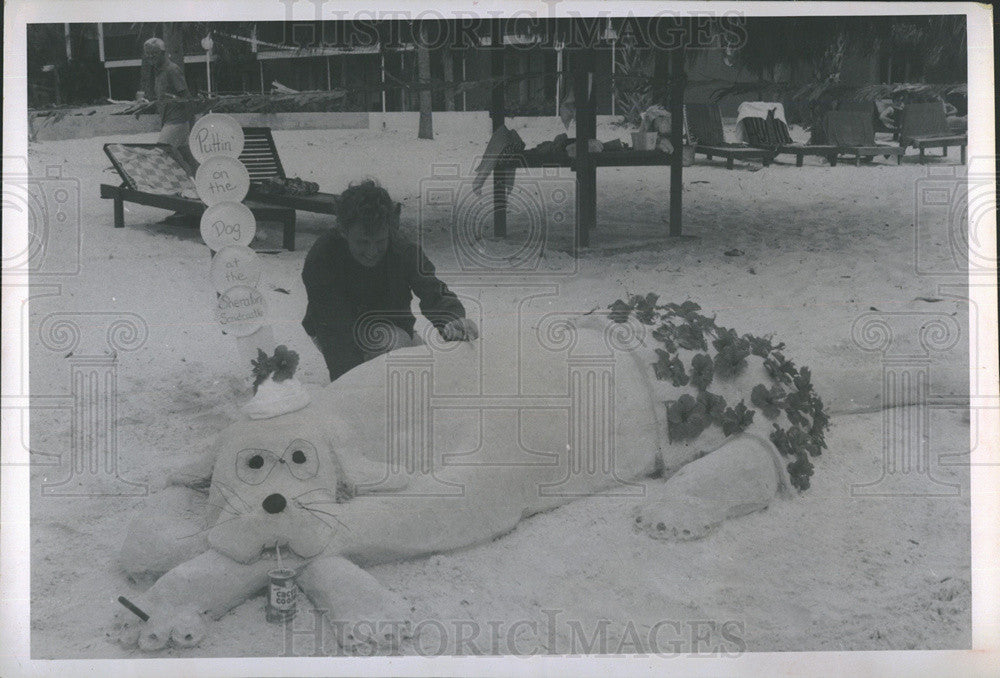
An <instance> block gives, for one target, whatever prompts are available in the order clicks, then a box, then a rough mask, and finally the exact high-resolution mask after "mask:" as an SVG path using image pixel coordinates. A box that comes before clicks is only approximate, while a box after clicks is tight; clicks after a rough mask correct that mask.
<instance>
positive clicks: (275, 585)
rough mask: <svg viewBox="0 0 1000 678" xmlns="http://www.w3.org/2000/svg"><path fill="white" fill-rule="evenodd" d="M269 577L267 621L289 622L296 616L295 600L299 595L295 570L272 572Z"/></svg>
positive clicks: (268, 574)
mask: <svg viewBox="0 0 1000 678" xmlns="http://www.w3.org/2000/svg"><path fill="white" fill-rule="evenodd" d="M267 576H268V578H269V579H270V584H269V585H268V592H267V621H269V622H283V621H287V620H289V619H291V618H292V617H294V616H295V599H296V597H297V596H298V593H299V589H298V586H296V584H295V570H289V569H280V570H271V571H270V572H268V573H267Z"/></svg>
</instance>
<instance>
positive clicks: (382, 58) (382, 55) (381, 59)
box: [379, 50, 385, 113]
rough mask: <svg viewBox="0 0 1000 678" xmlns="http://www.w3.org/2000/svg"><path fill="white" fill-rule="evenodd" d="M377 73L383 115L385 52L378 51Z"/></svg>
mask: <svg viewBox="0 0 1000 678" xmlns="http://www.w3.org/2000/svg"><path fill="white" fill-rule="evenodd" d="M379 73H380V74H381V76H382V112H383V113H385V52H383V51H381V50H379Z"/></svg>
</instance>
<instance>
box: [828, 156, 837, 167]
mask: <svg viewBox="0 0 1000 678" xmlns="http://www.w3.org/2000/svg"><path fill="white" fill-rule="evenodd" d="M827 160H829V161H830V167H836V166H837V156H835V155H831V156H830V157H828V158H827Z"/></svg>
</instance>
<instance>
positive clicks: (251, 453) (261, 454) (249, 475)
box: [236, 447, 278, 485]
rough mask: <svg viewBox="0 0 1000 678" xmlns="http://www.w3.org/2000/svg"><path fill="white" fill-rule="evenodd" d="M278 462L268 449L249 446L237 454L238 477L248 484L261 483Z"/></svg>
mask: <svg viewBox="0 0 1000 678" xmlns="http://www.w3.org/2000/svg"><path fill="white" fill-rule="evenodd" d="M277 463H278V460H277V458H276V457H275V456H274V454H273V453H271V452H268V451H267V450H262V449H254V448H252V447H251V448H247V449H245V450H241V451H240V453H239V454H238V455H236V477H237V478H239V479H240V480H242V481H243V482H244V483H246V484H247V485H260V484H261V483H262V482H264V481H265V480H266V479H267V477H268V476H269V475H270V474H271V470H272V469H273V468H274V465H275V464H277Z"/></svg>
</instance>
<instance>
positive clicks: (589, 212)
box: [573, 47, 597, 247]
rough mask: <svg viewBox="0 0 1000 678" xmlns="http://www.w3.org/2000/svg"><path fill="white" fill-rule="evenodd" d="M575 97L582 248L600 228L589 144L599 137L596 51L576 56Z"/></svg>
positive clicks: (581, 51)
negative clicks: (596, 229)
mask: <svg viewBox="0 0 1000 678" xmlns="http://www.w3.org/2000/svg"><path fill="white" fill-rule="evenodd" d="M573 98H574V99H575V101H576V163H575V170H576V232H577V242H578V243H579V245H580V247H589V246H590V232H591V231H592V230H593V228H594V226H596V225H597V168H596V167H595V166H594V161H593V158H591V155H590V151H589V149H588V142H589V141H590V140H591V139H593V138H595V137H596V136H597V110H596V107H595V105H594V49H593V47H582V48H580V49H577V50H575V54H574V55H573Z"/></svg>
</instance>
